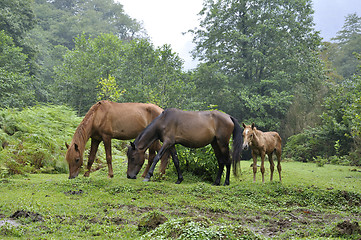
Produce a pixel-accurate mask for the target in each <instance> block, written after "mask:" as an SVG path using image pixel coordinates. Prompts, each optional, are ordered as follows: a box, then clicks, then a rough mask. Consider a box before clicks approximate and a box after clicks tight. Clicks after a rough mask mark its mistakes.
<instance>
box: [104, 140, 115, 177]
mask: <svg viewBox="0 0 361 240" xmlns="http://www.w3.org/2000/svg"><path fill="white" fill-rule="evenodd" d="M103 142H104V148H105V155H106V160H107V164H108V177H109V178H112V177H114V174H113V166H112V139H111V137H108V136H106V137H103Z"/></svg>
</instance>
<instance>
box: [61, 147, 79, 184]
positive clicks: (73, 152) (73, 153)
mask: <svg viewBox="0 0 361 240" xmlns="http://www.w3.org/2000/svg"><path fill="white" fill-rule="evenodd" d="M65 145H66V147H67V149H68V151H67V152H66V155H65V158H66V161H67V162H68V164H69V179H72V178H76V177H77V176H78V174H79V172H80V168H81V167H82V166H83V154H82V153H81V151H80V150H79V147H78V144H76V143H71V144H70V145H68V144H67V143H65Z"/></svg>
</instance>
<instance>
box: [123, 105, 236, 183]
mask: <svg viewBox="0 0 361 240" xmlns="http://www.w3.org/2000/svg"><path fill="white" fill-rule="evenodd" d="M232 133H233V155H232V160H230V156H229V146H228V145H229V140H230V138H231V135H232ZM156 140H161V141H162V142H163V146H162V148H161V149H160V150H159V152H158V154H157V155H156V156H155V158H154V161H153V164H152V166H151V167H150V169H149V171H148V174H147V175H146V177H145V178H144V181H149V179H150V178H151V176H152V175H153V171H154V168H155V166H156V164H157V162H158V161H159V159H160V158H161V157H162V156H163V154H164V153H165V151H167V150H170V153H171V154H172V157H173V161H174V165H175V167H176V169H177V172H178V180H177V182H176V183H181V182H182V181H183V176H182V173H181V171H180V168H179V161H178V157H177V154H176V152H175V147H174V145H175V144H181V145H183V146H185V147H190V148H200V147H204V146H206V145H208V144H211V145H212V147H213V150H214V153H215V155H216V157H217V160H218V167H219V169H218V174H217V177H216V180H215V183H214V185H220V180H221V176H222V173H223V169H224V166H226V179H225V183H224V184H225V185H229V175H230V169H231V164H233V173H234V174H235V175H237V163H238V162H239V161H240V155H241V152H242V148H241V144H242V129H241V127H240V125H239V124H238V122H237V120H236V119H234V118H233V117H231V116H229V115H228V114H225V113H222V112H219V111H204V112H191V111H182V110H179V109H175V108H171V109H167V110H165V111H164V112H163V113H162V114H161V115H159V116H158V117H157V118H156V119H154V120H153V122H152V123H151V124H149V125H148V126H147V127H146V128H145V129H144V130H143V131H142V132H141V133H140V134H139V136H138V137H137V138H136V139H135V141H134V143H131V146H130V147H128V153H127V156H128V170H127V175H128V178H135V177H136V175H137V174H138V172H139V171H140V169H141V163H142V159H144V152H145V151H146V150H147V148H149V146H151V144H152V143H153V142H154V141H156Z"/></svg>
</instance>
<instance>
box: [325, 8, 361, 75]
mask: <svg viewBox="0 0 361 240" xmlns="http://www.w3.org/2000/svg"><path fill="white" fill-rule="evenodd" d="M332 40H334V41H335V42H336V44H337V48H336V49H334V52H333V57H332V58H331V60H332V63H333V66H334V67H335V68H336V71H337V72H338V74H340V75H342V76H343V77H344V78H345V79H350V78H351V77H352V76H353V75H354V74H355V73H356V72H357V69H358V61H357V58H356V56H355V55H354V53H361V17H358V16H357V14H356V13H354V14H349V15H347V16H346V19H345V23H344V25H343V27H342V30H340V31H339V32H337V36H336V37H335V38H333V39H332Z"/></svg>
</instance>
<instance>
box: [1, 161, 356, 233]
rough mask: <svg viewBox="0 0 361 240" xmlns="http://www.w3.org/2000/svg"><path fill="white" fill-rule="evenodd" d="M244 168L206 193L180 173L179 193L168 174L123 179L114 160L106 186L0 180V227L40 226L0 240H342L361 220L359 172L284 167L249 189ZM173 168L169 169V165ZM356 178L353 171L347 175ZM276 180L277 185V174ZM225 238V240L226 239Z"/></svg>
mask: <svg viewBox="0 0 361 240" xmlns="http://www.w3.org/2000/svg"><path fill="white" fill-rule="evenodd" d="M250 164H251V162H249V161H242V164H241V168H242V175H241V176H240V178H239V179H236V178H233V177H232V178H231V185H230V186H218V187H217V186H213V185H212V184H211V183H207V182H200V180H199V179H198V178H197V177H194V176H192V175H190V174H187V173H185V174H184V177H185V180H184V181H183V182H182V184H180V185H176V184H174V182H175V181H176V174H175V173H174V172H173V171H172V170H171V169H168V171H167V176H166V178H165V179H164V180H157V181H152V182H148V183H145V182H142V179H140V178H139V179H136V180H129V179H127V178H126V163H124V158H122V157H115V162H114V164H113V165H114V173H115V176H114V178H113V179H108V178H107V169H106V168H104V169H101V170H99V171H97V172H94V173H92V174H91V175H90V177H89V178H84V177H78V178H76V179H73V180H68V179H67V177H68V175H67V174H29V175H26V176H24V175H15V176H12V177H9V178H3V179H0V196H1V201H0V220H1V219H8V218H9V217H10V216H11V215H12V214H13V213H14V212H16V211H17V210H24V211H29V212H32V213H37V214H40V215H41V216H42V218H43V221H34V222H33V220H32V218H31V217H28V218H20V219H19V220H18V221H19V222H20V223H21V225H20V226H17V227H13V226H11V225H9V224H8V225H3V226H1V227H0V228H1V229H0V238H2V239H14V238H19V239H140V238H142V236H143V239H149V238H151V239H161V237H163V238H166V237H168V239H176V238H179V239H265V238H266V239H267V238H276V239H289V238H305V239H306V238H307V239H316V238H317V239H319V238H325V239H326V238H333V237H334V238H337V237H341V238H348V239H358V238H360V237H361V235H360V233H358V232H357V231H356V232H353V234H351V235H349V234H345V233H344V232H342V229H341V230H338V228H337V224H339V223H342V222H345V221H346V222H350V223H353V222H359V221H360V219H361V209H360V206H361V189H360V186H361V172H360V169H359V168H357V169H355V167H345V166H334V165H325V166H324V167H316V164H311V163H299V162H284V163H282V167H283V183H279V182H278V181H274V182H273V183H270V182H269V169H268V166H269V165H268V163H267V164H266V183H265V184H262V183H261V174H260V172H258V173H257V183H252V178H253V177H252V176H253V173H252V169H251V168H250V167H249V166H250ZM171 167H172V164H171ZM353 170H356V171H353ZM275 179H278V174H277V173H276V175H275ZM155 213H157V214H159V215H163V216H165V217H166V218H167V219H168V220H167V221H166V222H165V223H164V224H162V225H160V227H158V228H156V229H155V230H153V231H150V232H147V231H144V230H139V229H138V223H139V222H141V220H142V219H143V218H144V217H146V216H147V215H149V214H155ZM226 236H228V238H226Z"/></svg>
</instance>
